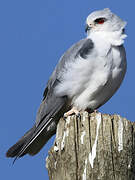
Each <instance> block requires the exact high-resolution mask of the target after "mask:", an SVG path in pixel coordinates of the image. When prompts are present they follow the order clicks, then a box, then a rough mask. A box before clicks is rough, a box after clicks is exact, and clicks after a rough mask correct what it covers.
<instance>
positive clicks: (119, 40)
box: [87, 30, 127, 46]
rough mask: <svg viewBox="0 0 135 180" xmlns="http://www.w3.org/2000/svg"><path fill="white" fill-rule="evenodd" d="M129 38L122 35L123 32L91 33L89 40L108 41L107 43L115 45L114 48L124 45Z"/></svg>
mask: <svg viewBox="0 0 135 180" xmlns="http://www.w3.org/2000/svg"><path fill="white" fill-rule="evenodd" d="M126 37H127V35H126V34H123V33H122V30H120V31H114V32H111V31H91V32H90V33H89V34H88V36H87V38H90V39H92V40H93V41H95V40H97V39H98V38H99V39H100V40H103V41H106V42H107V43H109V44H111V45H113V46H120V45H122V44H123V43H124V39H125V38H126Z"/></svg>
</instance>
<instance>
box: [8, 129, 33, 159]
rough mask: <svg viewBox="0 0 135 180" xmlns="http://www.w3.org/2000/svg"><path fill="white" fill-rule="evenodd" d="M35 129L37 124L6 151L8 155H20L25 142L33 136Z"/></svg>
mask: <svg viewBox="0 0 135 180" xmlns="http://www.w3.org/2000/svg"><path fill="white" fill-rule="evenodd" d="M34 131H35V126H34V127H33V128H31V129H30V130H29V131H28V132H26V133H25V135H24V136H23V137H21V139H20V140H19V141H18V142H17V143H16V144H14V145H13V146H12V147H11V148H9V150H8V151H7V153H6V157H16V156H18V154H19V152H20V151H21V150H22V149H23V147H24V146H25V144H27V142H28V141H29V140H30V138H31V136H32V135H33V132H34ZM25 154H26V153H23V154H21V156H20V157H22V156H24V155H25Z"/></svg>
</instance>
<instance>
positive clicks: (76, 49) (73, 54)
mask: <svg viewBox="0 0 135 180" xmlns="http://www.w3.org/2000/svg"><path fill="white" fill-rule="evenodd" d="M92 49H93V42H92V40H91V39H82V40H80V41H79V42H77V43H76V44H74V45H73V46H72V47H71V48H70V49H69V50H67V51H66V53H65V54H64V55H63V56H62V57H61V59H60V61H59V63H58V64H57V66H56V68H55V70H54V72H53V73H52V75H51V77H50V79H49V81H48V83H47V87H46V89H45V91H44V94H43V101H42V104H41V106H40V108H39V111H38V114H37V119H36V124H37V125H38V124H39V123H40V122H41V121H42V120H43V119H44V118H45V116H46V115H48V114H49V113H51V112H53V111H52V110H54V109H55V108H54V103H55V98H57V99H59V100H60V99H61V98H63V99H64V100H65V98H67V99H68V95H67V97H60V96H59V97H57V96H56V94H55V87H56V86H57V85H58V84H59V83H61V81H62V76H63V73H66V71H68V69H66V63H67V62H69V61H77V59H78V58H79V56H80V57H82V58H83V59H86V58H87V55H88V54H89V53H90V52H91V51H92ZM60 101H61V100H60ZM55 107H56V105H55ZM51 114H52V113H51Z"/></svg>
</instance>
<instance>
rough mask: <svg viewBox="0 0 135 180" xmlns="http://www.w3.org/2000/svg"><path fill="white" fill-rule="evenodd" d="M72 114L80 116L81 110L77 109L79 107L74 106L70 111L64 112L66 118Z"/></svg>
mask: <svg viewBox="0 0 135 180" xmlns="http://www.w3.org/2000/svg"><path fill="white" fill-rule="evenodd" d="M72 114H75V115H77V116H80V112H79V111H78V110H77V108H75V107H73V108H72V109H71V110H70V111H68V112H66V113H65V114H64V118H67V117H68V116H70V115H72Z"/></svg>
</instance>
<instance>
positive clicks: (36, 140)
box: [6, 119, 56, 163]
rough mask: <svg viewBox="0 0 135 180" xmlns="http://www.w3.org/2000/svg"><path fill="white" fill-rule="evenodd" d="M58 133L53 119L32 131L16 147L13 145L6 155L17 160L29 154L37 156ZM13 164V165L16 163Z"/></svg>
mask: <svg viewBox="0 0 135 180" xmlns="http://www.w3.org/2000/svg"><path fill="white" fill-rule="evenodd" d="M55 133H56V121H53V120H52V119H50V120H48V122H47V123H46V124H45V125H44V126H43V124H42V123H41V127H40V125H39V126H38V127H36V125H35V126H34V127H33V128H32V129H30V130H29V131H28V132H27V133H26V134H25V135H24V136H23V137H22V138H21V139H20V140H19V141H18V142H17V143H16V144H15V145H13V146H12V147H11V148H10V149H9V150H8V151H7V153H6V156H7V157H15V159H14V162H15V161H16V159H18V158H20V157H22V156H24V155H25V154H27V153H28V154H29V155H31V156H33V155H35V154H37V153H38V152H39V151H40V149H41V148H42V147H43V146H44V145H45V144H46V142H47V141H48V140H49V139H50V138H51V137H52V136H53V135H54V134H55ZM14 162H13V163H14Z"/></svg>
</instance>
